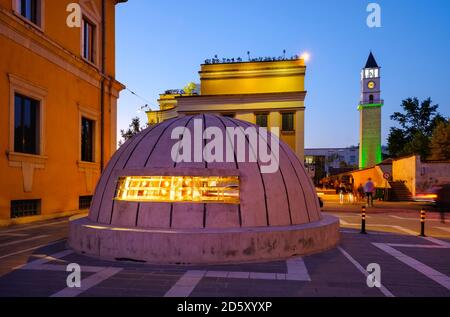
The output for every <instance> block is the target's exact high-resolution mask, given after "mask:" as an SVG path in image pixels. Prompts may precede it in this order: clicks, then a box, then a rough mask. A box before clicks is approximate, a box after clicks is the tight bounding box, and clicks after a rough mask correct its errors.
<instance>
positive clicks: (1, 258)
mask: <svg viewBox="0 0 450 317" xmlns="http://www.w3.org/2000/svg"><path fill="white" fill-rule="evenodd" d="M62 241H63V240H59V241H55V242H53V243H50V244H41V245H38V246H35V247H33V248H29V249H25V250H21V251H17V252H13V253H9V254H6V255H2V256H0V260H3V259H6V258H9V257H11V256H14V255H19V254H22V253H26V252H30V251H33V250H37V249H40V248H45V247H48V246H51V245H54V244H57V243H61V242H62Z"/></svg>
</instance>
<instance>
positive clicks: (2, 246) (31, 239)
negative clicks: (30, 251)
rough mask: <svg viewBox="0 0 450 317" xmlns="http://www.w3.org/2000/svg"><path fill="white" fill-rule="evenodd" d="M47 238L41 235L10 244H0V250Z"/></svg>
mask: <svg viewBox="0 0 450 317" xmlns="http://www.w3.org/2000/svg"><path fill="white" fill-rule="evenodd" d="M47 237H49V235H42V236H37V237H33V238H28V239H22V240H15V241H11V242H6V243H2V244H0V248H4V247H8V246H10V245H15V244H20V243H23V242H29V241H33V240H39V239H43V238H47Z"/></svg>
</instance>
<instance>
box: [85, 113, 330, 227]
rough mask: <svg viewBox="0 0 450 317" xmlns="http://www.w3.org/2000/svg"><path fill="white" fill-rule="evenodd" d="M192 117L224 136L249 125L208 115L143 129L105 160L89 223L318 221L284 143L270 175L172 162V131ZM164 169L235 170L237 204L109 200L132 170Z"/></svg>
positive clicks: (231, 165) (256, 167) (253, 168)
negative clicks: (238, 201)
mask: <svg viewBox="0 0 450 317" xmlns="http://www.w3.org/2000/svg"><path fill="white" fill-rule="evenodd" d="M195 119H201V120H203V130H205V129H206V128H208V127H217V128H219V129H221V130H222V132H223V133H224V135H226V128H227V127H233V128H236V127H242V128H243V129H246V128H248V127H250V126H253V125H251V124H250V123H248V122H244V121H240V120H236V119H230V118H227V117H221V116H216V115H208V114H207V115H197V116H185V117H179V118H175V119H171V120H168V121H166V122H163V123H161V124H159V125H156V126H153V127H150V128H148V129H146V130H145V131H143V132H141V133H139V134H138V135H136V136H135V137H133V138H132V139H131V140H129V141H128V142H126V143H125V144H124V145H123V146H122V147H121V148H120V149H119V150H118V151H117V152H116V154H115V155H114V156H113V157H112V159H111V160H110V162H109V164H108V166H107V168H106V170H105V171H104V173H103V174H102V177H101V179H100V181H99V183H98V185H97V189H96V192H95V196H94V200H93V203H92V207H91V210H90V215H89V219H90V220H91V221H92V222H95V223H99V224H105V225H113V226H118V227H127V228H134V227H136V228H153V229H169V228H171V229H201V228H252V227H266V226H271V227H272V226H289V225H299V224H306V223H310V222H316V221H319V220H321V213H320V207H319V204H318V200H317V194H316V192H315V189H314V186H313V183H312V181H311V179H310V178H309V176H308V175H307V173H306V171H305V169H304V167H303V165H302V164H301V163H300V161H299V159H298V158H297V156H296V155H295V153H294V152H293V151H292V150H291V149H290V147H289V146H288V145H287V144H285V143H283V142H280V153H279V159H280V162H279V165H280V168H279V170H278V171H277V172H276V173H273V174H263V173H261V171H260V166H261V165H262V163H260V162H255V163H249V162H246V163H240V162H236V161H235V162H227V163H207V162H205V161H203V162H202V163H184V162H183V163H178V164H177V163H175V162H174V161H173V160H172V158H171V151H172V148H173V146H174V145H175V144H176V143H177V142H178V140H172V138H171V135H172V131H173V129H175V128H177V127H187V128H188V129H190V130H191V131H193V130H194V120H195ZM247 142H248V139H247ZM269 143H270V142H269ZM269 145H270V144H269ZM235 158H236V156H235ZM235 160H236V159H235ZM164 169H167V170H170V171H172V172H178V171H179V172H180V175H186V171H192V170H195V169H210V170H217V171H220V170H234V171H235V172H237V174H238V175H239V179H240V204H220V203H207V204H205V203H171V202H168V203H165V202H161V203H160V202H128V201H117V200H114V198H115V194H116V187H117V182H118V178H119V177H120V176H127V175H128V176H132V175H135V174H136V172H137V171H139V173H140V174H139V175H145V174H146V172H148V173H147V174H148V175H147V176H155V175H153V174H154V173H155V171H161V170H164Z"/></svg>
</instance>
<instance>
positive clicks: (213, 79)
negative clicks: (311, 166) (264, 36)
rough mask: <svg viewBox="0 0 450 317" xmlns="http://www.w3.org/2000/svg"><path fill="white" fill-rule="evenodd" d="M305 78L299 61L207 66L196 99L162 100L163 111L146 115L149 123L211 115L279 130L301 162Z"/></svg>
mask: <svg viewBox="0 0 450 317" xmlns="http://www.w3.org/2000/svg"><path fill="white" fill-rule="evenodd" d="M305 72H306V66H305V62H304V60H303V59H300V58H292V59H277V60H273V59H270V60H261V61H260V60H256V61H255V60H253V61H250V62H241V61H239V62H228V61H227V62H219V61H208V62H207V63H205V64H203V65H201V71H200V72H199V73H200V80H201V84H200V94H198V95H197V94H192V95H186V94H182V92H180V93H179V94H163V95H161V97H160V99H159V103H160V108H161V110H160V111H151V112H148V117H149V122H150V124H152V123H159V122H161V121H164V120H167V119H170V118H173V117H176V116H183V115H186V114H198V113H215V114H220V115H223V116H230V117H234V118H236V119H242V120H245V121H248V122H251V123H254V124H258V125H259V126H262V127H267V128H271V127H279V128H280V131H281V132H280V133H281V135H280V137H281V139H282V140H283V141H285V142H286V143H287V144H289V145H290V146H291V148H292V149H293V150H294V151H295V152H296V154H297V156H298V157H299V158H300V160H301V162H303V157H304V125H305V116H304V114H305V105H304V101H305V97H306V91H305ZM168 101H169V102H168ZM156 118H157V119H156Z"/></svg>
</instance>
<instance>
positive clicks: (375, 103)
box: [359, 99, 384, 106]
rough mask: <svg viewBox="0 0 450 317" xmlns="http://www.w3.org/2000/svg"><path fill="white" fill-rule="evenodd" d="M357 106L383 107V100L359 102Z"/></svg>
mask: <svg viewBox="0 0 450 317" xmlns="http://www.w3.org/2000/svg"><path fill="white" fill-rule="evenodd" d="M359 104H360V105H361V106H364V105H384V100H383V99H374V100H370V101H360V102H359Z"/></svg>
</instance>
